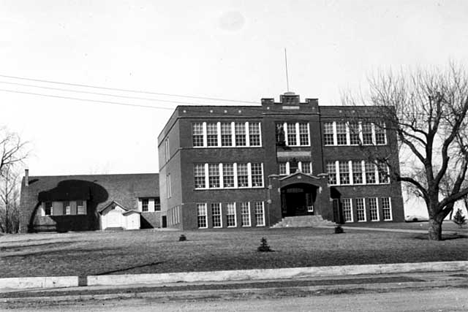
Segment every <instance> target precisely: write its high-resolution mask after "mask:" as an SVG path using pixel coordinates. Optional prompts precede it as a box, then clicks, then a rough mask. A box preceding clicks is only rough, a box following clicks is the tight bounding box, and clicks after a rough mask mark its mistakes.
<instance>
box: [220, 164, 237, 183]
mask: <svg viewBox="0 0 468 312" xmlns="http://www.w3.org/2000/svg"><path fill="white" fill-rule="evenodd" d="M223 186H224V187H234V165H233V164H223Z"/></svg>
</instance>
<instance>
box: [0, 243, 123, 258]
mask: <svg viewBox="0 0 468 312" xmlns="http://www.w3.org/2000/svg"><path fill="white" fill-rule="evenodd" d="M63 245H66V244H63ZM58 248H60V247H58ZM105 251H111V252H112V255H114V256H117V255H119V254H124V253H116V252H115V251H116V249H115V248H99V249H82V248H76V249H69V248H67V249H53V250H38V251H32V252H26V253H25V252H21V251H19V252H18V253H16V254H12V255H6V256H2V258H15V257H22V258H25V257H29V256H34V257H49V256H53V255H58V256H59V257H64V256H69V255H71V254H76V253H79V254H86V253H99V254H102V253H103V252H105Z"/></svg>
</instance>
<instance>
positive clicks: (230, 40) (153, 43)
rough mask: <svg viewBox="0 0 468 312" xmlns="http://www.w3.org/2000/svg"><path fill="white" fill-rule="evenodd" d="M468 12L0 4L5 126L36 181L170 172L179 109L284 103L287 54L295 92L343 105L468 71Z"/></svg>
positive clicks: (0, 115)
mask: <svg viewBox="0 0 468 312" xmlns="http://www.w3.org/2000/svg"><path fill="white" fill-rule="evenodd" d="M467 13H468V1H464V0H461V1H451V0H445V1H442V0H440V1H431V0H421V1H411V0H407V1H396V0H393V1H390V0H387V1H383V0H381V1H379V0H377V1H376V0H366V1H332V0H329V1H310V0H305V1H301V0H296V1H294V0H289V1H286V0H282V1H278V0H264V1H263V0H257V1H252V0H250V1H247V0H246V1H223V0H216V1H203V0H198V1H188V0H180V1H158V0H132V1H121V0H109V1H104V0H101V1H99V0H93V1H91V0H87V1H86V0H76V1H72V0H41V1H37V0H21V1H18V0H0V126H3V127H7V128H8V129H9V130H10V131H14V132H16V133H18V134H19V135H20V136H21V138H22V140H24V141H27V142H29V143H28V149H29V150H30V151H31V156H30V157H29V158H28V159H27V160H26V161H25V163H24V166H25V167H26V168H29V170H30V174H31V175H33V176H34V175H68V174H100V173H102V174H108V173H147V172H158V156H157V146H158V142H157V137H158V135H159V133H160V131H161V130H162V128H163V127H164V125H165V123H166V122H167V120H168V119H169V117H170V116H171V114H172V113H173V110H174V108H175V107H176V106H177V104H184V105H189V104H207V105H228V104H229V105H254V103H258V104H260V99H261V98H265V97H266V98H272V97H274V98H275V99H278V97H279V95H280V94H282V93H284V92H285V91H287V84H286V75H285V49H287V58H288V72H289V89H290V91H294V92H295V93H296V94H300V96H301V99H304V98H319V102H320V104H321V105H330V104H335V105H339V104H340V93H341V92H343V91H347V90H350V91H356V90H360V89H362V88H365V85H366V78H367V77H369V75H371V74H372V73H373V72H375V71H377V70H389V69H399V68H407V67H415V66H444V65H447V63H448V62H449V61H450V60H453V61H457V62H466V61H467V58H468V36H467V33H466V30H467V29H468V19H467V18H466V15H467ZM46 81H48V82H46ZM83 85H86V86H88V87H84V86H83ZM123 90H133V91H140V92H129V91H123ZM85 92H87V93H85ZM98 93H99V94H98ZM103 94H108V95H103ZM109 94H110V95H112V96H110V95H109ZM142 98H144V99H142ZM77 99H81V100H77ZM212 99H217V100H212ZM225 100H234V101H238V102H228V101H225ZM109 102H111V103H109Z"/></svg>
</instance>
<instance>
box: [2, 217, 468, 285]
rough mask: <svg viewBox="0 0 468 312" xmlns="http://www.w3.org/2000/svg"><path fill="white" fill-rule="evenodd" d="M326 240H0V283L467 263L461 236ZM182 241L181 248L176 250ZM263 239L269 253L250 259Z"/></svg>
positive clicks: (214, 236)
mask: <svg viewBox="0 0 468 312" xmlns="http://www.w3.org/2000/svg"><path fill="white" fill-rule="evenodd" d="M369 226H374V225H369ZM388 226H390V225H388ZM393 227H395V224H394V225H393ZM401 228H416V229H421V228H423V229H426V228H427V224H426V225H424V226H421V225H420V224H419V223H407V224H405V223H403V224H401ZM444 229H446V230H452V228H451V227H447V226H445V227H444ZM453 229H455V230H456V227H453ZM333 232H334V231H333V228H330V229H318V228H294V229H293V228H285V229H247V230H236V229H233V230H203V231H184V232H180V231H153V230H145V231H128V232H81V233H65V234H56V233H45V234H27V235H26V234H19V235H4V236H0V277H22V276H63V275H79V276H84V275H103V274H139V273H166V272H184V271H211V270H235V269H264V268H285V267H311V266H331V265H351V264H378V263H402V262H426V261H455V260H468V248H467V246H468V238H466V236H465V237H459V236H454V235H449V236H447V237H446V238H447V239H446V240H444V241H441V242H431V241H428V240H427V235H426V234H417V233H393V232H375V231H357V230H347V231H346V233H344V234H334V233H333ZM460 232H462V233H465V234H466V233H467V231H466V229H464V230H461V231H460ZM181 234H184V235H185V236H186V237H187V241H184V242H179V236H180V235H181ZM262 237H265V238H266V239H267V240H268V244H269V245H270V247H271V248H272V249H273V250H274V252H258V251H257V247H258V246H259V245H260V240H261V238H262Z"/></svg>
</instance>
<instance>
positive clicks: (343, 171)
mask: <svg viewBox="0 0 468 312" xmlns="http://www.w3.org/2000/svg"><path fill="white" fill-rule="evenodd" d="M339 170H340V184H350V183H351V179H350V177H349V176H350V174H349V164H348V162H347V161H340V162H339Z"/></svg>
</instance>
